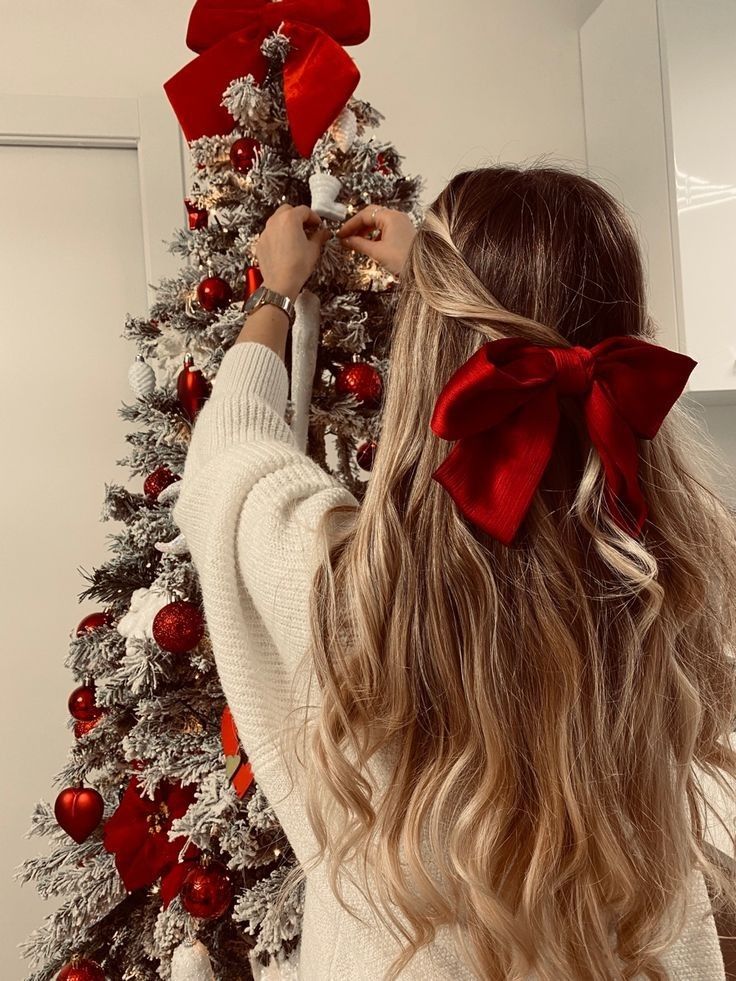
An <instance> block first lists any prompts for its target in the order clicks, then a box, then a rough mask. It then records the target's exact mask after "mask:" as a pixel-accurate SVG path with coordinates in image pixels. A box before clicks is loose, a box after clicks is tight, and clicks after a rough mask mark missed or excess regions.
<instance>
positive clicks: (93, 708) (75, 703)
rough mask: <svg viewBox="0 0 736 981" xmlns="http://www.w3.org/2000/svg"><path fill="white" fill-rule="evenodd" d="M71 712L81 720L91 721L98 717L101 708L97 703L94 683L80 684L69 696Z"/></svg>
mask: <svg viewBox="0 0 736 981" xmlns="http://www.w3.org/2000/svg"><path fill="white" fill-rule="evenodd" d="M69 712H70V713H71V715H72V718H74V719H78V720H79V721H80V722H91V721H92V719H96V718H98V716H99V715H100V709H99V708H98V707H97V705H95V687H94V685H80V686H79V688H75V689H74V691H73V692H72V693H71V695H70V696H69Z"/></svg>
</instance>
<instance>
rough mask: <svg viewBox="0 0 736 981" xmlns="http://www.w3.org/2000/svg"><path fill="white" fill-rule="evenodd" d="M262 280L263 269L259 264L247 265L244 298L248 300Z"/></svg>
mask: <svg viewBox="0 0 736 981" xmlns="http://www.w3.org/2000/svg"><path fill="white" fill-rule="evenodd" d="M262 282H263V276H262V275H261V270H260V269H259V268H258V266H246V267H245V289H244V291H243V299H244V300H247V299H248V298H249V297H251V296H253V294H254V293H255V291H256V290H257V289H258V287H259V286H260V285H261V283H262Z"/></svg>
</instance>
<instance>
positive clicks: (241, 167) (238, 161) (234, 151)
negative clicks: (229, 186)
mask: <svg viewBox="0 0 736 981" xmlns="http://www.w3.org/2000/svg"><path fill="white" fill-rule="evenodd" d="M260 147H261V145H260V143H259V142H258V140H254V139H251V137H250V136H241V138H240V139H239V140H236V141H235V142H234V143H233V145H232V146H231V147H230V163H231V164H232V165H233V168H234V169H235V170H237V171H238V172H239V173H241V174H242V173H245V171H247V170H250V168H251V167H252V166H253V164H254V163H255V159H256V153H257V152H258V150H260Z"/></svg>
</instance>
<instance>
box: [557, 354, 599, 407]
mask: <svg viewBox="0 0 736 981" xmlns="http://www.w3.org/2000/svg"><path fill="white" fill-rule="evenodd" d="M549 352H550V354H551V355H552V357H553V359H554V362H555V368H556V369H557V391H558V392H559V394H560V395H572V396H576V395H585V393H586V392H587V391H588V390H589V388H590V386H591V385H592V384H593V364H594V359H593V355H592V353H591V352H590V350H589V349H588V348H587V347H551V348H550V349H549Z"/></svg>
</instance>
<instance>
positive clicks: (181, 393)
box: [176, 354, 210, 422]
mask: <svg viewBox="0 0 736 981" xmlns="http://www.w3.org/2000/svg"><path fill="white" fill-rule="evenodd" d="M176 394H177V396H178V398H179V404H180V405H181V407H182V409H183V410H184V412H185V413H186V415H187V417H188V419H189V421H190V422H194V420H195V418H196V417H197V413H198V412H199V410H200V409H201V408H202V406H203V405H204V403H205V402H206V401H207V399H208V398H209V397H210V383H209V382H208V381H207V379H206V378H205V377H204V375H203V374H202V372H201V371H200V369H199V368H195V367H194V358H193V356H192V355H191V354H185V355H184V367H183V368H182V369H181V371H180V372H179V374H178V376H177V379H176Z"/></svg>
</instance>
